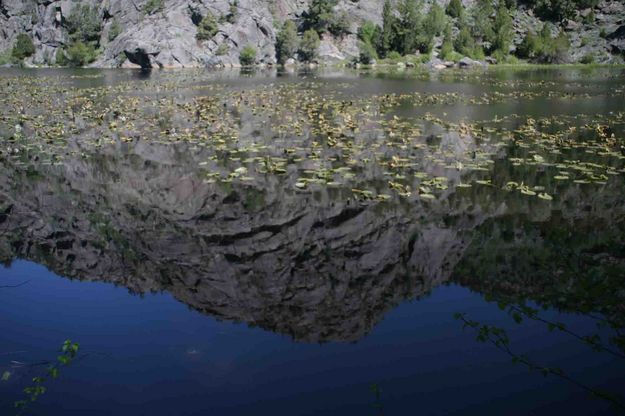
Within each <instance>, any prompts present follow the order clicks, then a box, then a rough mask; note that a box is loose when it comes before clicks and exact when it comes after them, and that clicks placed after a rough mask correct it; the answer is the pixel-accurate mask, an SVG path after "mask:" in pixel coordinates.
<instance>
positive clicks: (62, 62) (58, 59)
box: [54, 48, 69, 66]
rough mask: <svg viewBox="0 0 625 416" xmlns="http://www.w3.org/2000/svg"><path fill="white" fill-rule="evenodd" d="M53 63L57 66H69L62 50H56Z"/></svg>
mask: <svg viewBox="0 0 625 416" xmlns="http://www.w3.org/2000/svg"><path fill="white" fill-rule="evenodd" d="M54 63H55V64H56V65H58V66H69V60H68V59H67V56H66V55H65V51H64V50H63V48H58V49H57V50H56V55H55V57H54Z"/></svg>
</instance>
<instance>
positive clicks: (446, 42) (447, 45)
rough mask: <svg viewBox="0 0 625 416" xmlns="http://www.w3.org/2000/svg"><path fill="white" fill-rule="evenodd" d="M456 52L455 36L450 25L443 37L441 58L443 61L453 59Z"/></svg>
mask: <svg viewBox="0 0 625 416" xmlns="http://www.w3.org/2000/svg"><path fill="white" fill-rule="evenodd" d="M453 52H454V43H453V36H452V31H451V25H450V24H448V25H447V26H446V27H445V35H444V37H443V44H442V45H441V51H440V58H441V59H443V60H448V59H451V56H452V54H453Z"/></svg>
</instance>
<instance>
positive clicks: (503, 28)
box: [491, 2, 512, 56]
mask: <svg viewBox="0 0 625 416" xmlns="http://www.w3.org/2000/svg"><path fill="white" fill-rule="evenodd" d="M494 31H495V38H494V39H493V42H492V45H491V51H493V52H497V53H498V54H499V55H500V56H507V55H508V54H509V53H510V44H511V43H512V17H510V12H509V11H508V9H507V8H506V6H505V4H503V2H502V3H501V5H500V6H499V9H497V15H496V16H495V23H494Z"/></svg>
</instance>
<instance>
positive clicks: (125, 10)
mask: <svg viewBox="0 0 625 416" xmlns="http://www.w3.org/2000/svg"><path fill="white" fill-rule="evenodd" d="M151 2H152V3H154V1H153V0H128V1H126V0H105V1H99V0H83V1H82V3H81V2H77V1H72V0H57V1H53V0H22V1H18V0H1V1H0V52H2V51H8V50H10V48H12V47H13V45H14V43H15V40H16V37H17V35H18V34H20V33H26V34H28V35H29V36H30V37H31V38H32V39H33V41H34V44H35V49H36V52H35V54H34V55H33V56H32V57H30V58H28V59H27V61H26V63H27V64H30V65H51V64H54V63H55V59H56V52H57V50H58V48H61V47H64V46H67V45H68V44H69V43H70V40H69V37H68V34H67V30H66V28H65V22H66V19H67V17H68V16H69V15H70V14H71V12H72V9H73V8H74V7H76V6H77V5H78V4H90V5H93V6H95V7H96V8H97V11H98V18H99V19H101V22H102V31H101V33H100V41H99V44H100V50H99V54H98V58H97V60H96V61H95V62H94V63H92V64H91V65H92V66H96V67H133V66H144V67H198V66H199V67H203V66H214V65H238V63H239V54H240V52H241V50H242V49H243V48H244V47H246V46H252V47H254V48H255V49H256V50H257V51H258V55H257V58H258V61H259V62H260V63H264V64H273V63H275V62H276V51H275V43H276V33H277V27H279V26H280V25H281V23H282V22H283V21H285V20H286V19H292V20H295V21H300V19H301V16H302V13H303V12H304V11H305V10H307V8H308V3H309V1H308V0H240V1H237V2H235V3H232V2H230V1H228V0H164V1H163V2H162V7H161V8H159V9H157V10H156V11H153V10H152V8H151V7H150V5H149V3H151ZM382 3H383V1H382V0H360V1H357V0H356V1H354V0H340V1H339V2H338V4H337V5H336V6H335V11H336V12H337V13H339V12H341V11H346V12H347V15H348V16H349V18H350V27H349V28H348V30H347V33H345V34H344V35H342V36H340V37H334V36H332V35H330V34H324V35H323V36H322V41H321V44H320V47H319V59H320V60H321V61H324V62H338V61H343V60H349V59H351V58H353V57H355V56H357V55H358V39H357V35H356V32H357V29H358V27H359V26H360V24H361V23H362V22H363V21H364V20H371V21H373V22H376V23H380V22H381V9H382ZM441 3H443V4H444V3H446V1H441ZM466 3H467V4H469V3H471V2H470V1H468V2H466ZM233 5H235V6H234V7H235V9H236V13H235V14H234V15H233V17H232V18H230V19H224V18H221V17H223V16H226V15H228V13H230V12H231V7H232V6H233ZM424 7H426V6H424ZM208 12H210V13H212V14H213V15H214V16H216V17H218V18H220V20H219V25H218V30H217V33H216V34H215V35H214V36H213V37H212V38H211V39H208V40H204V41H199V40H197V39H196V34H197V32H198V27H197V24H198V16H203V15H206V14H207V13H208ZM587 12H588V11H580V13H587ZM593 13H595V14H596V17H595V20H594V21H593V22H592V23H587V24H584V23H581V22H579V21H564V22H561V23H560V24H561V26H562V27H563V28H564V29H565V30H566V31H567V33H568V34H569V37H570V38H571V46H572V47H571V52H570V56H569V60H570V61H572V62H578V61H579V60H580V59H581V58H582V57H584V56H587V55H593V56H594V57H595V59H596V60H597V61H599V62H607V63H609V62H622V59H623V58H622V57H623V53H624V52H625V29H624V28H625V26H624V18H625V7H624V5H623V3H622V2H620V1H604V2H602V3H600V4H599V6H598V7H597V9H596V11H594V12H593ZM513 17H514V31H515V35H514V36H515V39H514V43H515V44H519V43H520V42H521V39H522V36H523V34H524V33H526V32H527V31H528V30H535V29H536V27H538V25H540V24H541V22H540V21H539V20H538V19H537V18H536V17H534V16H533V14H532V12H531V11H528V10H526V9H524V8H522V7H521V8H519V9H518V10H516V11H515V12H514V16H513ZM117 31H119V33H113V32H117ZM440 42H441V39H438V40H437V43H438V44H439V45H440ZM513 47H514V46H513Z"/></svg>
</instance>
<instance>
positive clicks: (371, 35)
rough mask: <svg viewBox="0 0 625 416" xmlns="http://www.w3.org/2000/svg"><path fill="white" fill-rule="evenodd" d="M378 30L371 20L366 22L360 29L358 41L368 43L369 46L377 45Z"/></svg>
mask: <svg viewBox="0 0 625 416" xmlns="http://www.w3.org/2000/svg"><path fill="white" fill-rule="evenodd" d="M377 30H378V26H376V24H375V23H373V22H372V21H370V20H365V21H364V22H363V24H362V26H360V27H359V28H358V39H360V40H361V41H362V42H365V43H368V44H369V45H375V44H376V31H377Z"/></svg>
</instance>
